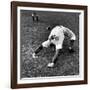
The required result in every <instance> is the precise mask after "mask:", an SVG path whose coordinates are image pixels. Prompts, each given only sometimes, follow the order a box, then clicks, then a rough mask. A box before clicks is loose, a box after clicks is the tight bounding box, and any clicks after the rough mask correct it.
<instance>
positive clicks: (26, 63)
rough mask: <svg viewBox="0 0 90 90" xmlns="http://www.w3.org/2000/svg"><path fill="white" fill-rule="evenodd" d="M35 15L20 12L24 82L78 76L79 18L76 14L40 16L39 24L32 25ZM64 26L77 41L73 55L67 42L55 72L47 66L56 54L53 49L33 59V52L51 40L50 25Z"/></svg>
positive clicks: (40, 14)
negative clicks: (25, 79) (40, 78)
mask: <svg viewBox="0 0 90 90" xmlns="http://www.w3.org/2000/svg"><path fill="white" fill-rule="evenodd" d="M31 12H32V11H23V10H22V11H21V30H20V32H21V50H20V51H21V78H27V77H29V78H32V77H50V76H68V75H78V74H79V24H78V23H79V21H78V16H79V14H75V13H72V14H71V13H63V12H62V13H57V12H56V13H53V12H52V13H50V12H39V11H38V12H37V14H38V15H39V21H38V22H33V21H32V17H31ZM59 24H60V25H64V26H66V27H68V28H70V29H71V30H72V31H73V32H74V33H75V34H76V37H77V40H76V41H75V44H74V50H75V52H74V53H69V51H68V46H69V41H68V39H67V38H66V39H65V40H64V44H63V51H62V53H59V56H58V60H57V62H56V64H55V66H54V67H53V68H48V67H47V64H48V63H49V62H50V61H51V60H52V57H53V55H54V53H55V51H54V50H53V48H51V47H48V48H44V49H43V50H42V51H41V52H40V53H39V54H38V56H39V58H37V59H33V58H32V53H33V52H34V50H35V49H36V48H37V47H38V46H39V45H40V44H42V42H44V41H45V40H47V39H48V35H49V34H50V31H49V30H47V29H46V27H47V26H49V25H51V26H53V25H59Z"/></svg>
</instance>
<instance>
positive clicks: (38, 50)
mask: <svg viewBox="0 0 90 90" xmlns="http://www.w3.org/2000/svg"><path fill="white" fill-rule="evenodd" d="M42 49H43V46H42V45H40V46H39V47H38V48H37V49H36V50H35V54H37V53H39V52H40V51H41V50H42Z"/></svg>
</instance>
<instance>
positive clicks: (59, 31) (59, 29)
mask: <svg viewBox="0 0 90 90" xmlns="http://www.w3.org/2000/svg"><path fill="white" fill-rule="evenodd" d="M65 34H66V35H67V36H68V37H70V39H71V40H76V36H75V34H74V33H73V32H72V31H71V30H70V29H68V28H66V27H64V26H62V25H60V26H55V27H54V28H53V29H52V31H51V33H50V35H49V37H48V40H47V41H45V42H43V43H42V45H43V47H48V46H49V45H50V44H51V43H53V44H54V45H55V46H56V50H57V49H62V45H63V40H64V38H65ZM52 35H54V36H55V38H54V39H52V40H50V38H51V36H52Z"/></svg>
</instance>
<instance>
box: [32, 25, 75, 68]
mask: <svg viewBox="0 0 90 90" xmlns="http://www.w3.org/2000/svg"><path fill="white" fill-rule="evenodd" d="M49 29H50V28H49ZM65 35H67V36H68V37H69V38H70V46H69V50H70V52H72V51H73V48H72V46H73V43H74V41H75V40H76V36H75V34H74V33H73V32H72V31H71V30H70V29H68V28H66V27H64V26H62V25H60V26H59V25H57V26H55V27H54V28H53V29H52V30H51V33H50V35H49V37H48V40H47V41H45V42H43V43H42V45H40V46H39V47H38V48H37V49H36V50H35V52H34V53H33V55H32V56H33V58H37V57H38V56H37V53H39V52H40V51H41V50H42V49H43V47H46V48H47V47H48V46H50V44H54V45H55V49H56V51H55V55H54V56H53V58H52V61H51V62H50V63H48V67H53V66H54V64H55V62H56V59H57V57H58V54H59V52H60V51H61V50H62V45H63V41H64V38H65Z"/></svg>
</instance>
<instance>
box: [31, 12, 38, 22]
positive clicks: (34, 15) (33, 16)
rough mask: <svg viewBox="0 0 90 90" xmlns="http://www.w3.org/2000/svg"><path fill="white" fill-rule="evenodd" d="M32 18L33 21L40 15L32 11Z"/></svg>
mask: <svg viewBox="0 0 90 90" xmlns="http://www.w3.org/2000/svg"><path fill="white" fill-rule="evenodd" d="M32 19H33V21H38V15H37V14H36V13H35V12H33V13H32Z"/></svg>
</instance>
